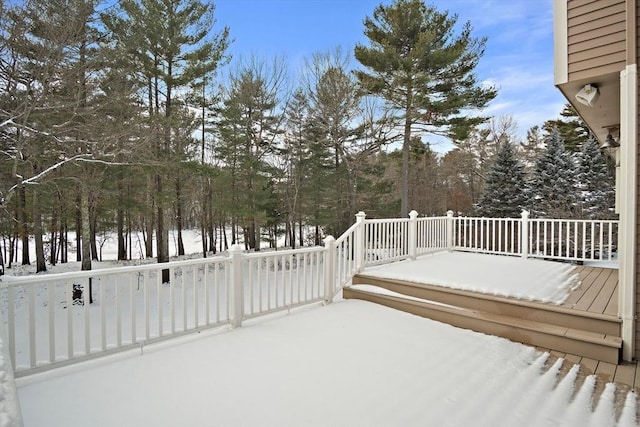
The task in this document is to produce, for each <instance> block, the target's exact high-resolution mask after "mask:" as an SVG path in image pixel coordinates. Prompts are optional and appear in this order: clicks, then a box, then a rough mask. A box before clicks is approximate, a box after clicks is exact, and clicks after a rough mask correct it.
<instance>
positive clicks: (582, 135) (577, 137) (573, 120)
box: [542, 103, 592, 152]
mask: <svg viewBox="0 0 640 427" xmlns="http://www.w3.org/2000/svg"><path fill="white" fill-rule="evenodd" d="M542 128H543V129H544V130H545V131H546V132H547V133H548V134H552V133H553V131H554V129H555V130H557V131H558V133H559V134H560V137H561V138H562V139H563V140H564V146H565V149H567V150H568V151H571V152H578V151H580V149H581V147H582V145H583V144H584V143H586V142H587V140H588V139H589V137H591V136H592V135H591V131H589V128H588V127H587V125H585V124H584V122H583V121H582V119H581V118H580V116H579V115H578V112H577V111H576V110H575V108H573V106H572V105H571V104H569V103H567V104H565V106H564V108H563V109H562V112H561V113H560V118H559V119H554V120H547V121H546V122H544V124H543V125H542Z"/></svg>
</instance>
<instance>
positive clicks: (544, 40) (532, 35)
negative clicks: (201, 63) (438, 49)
mask: <svg viewBox="0 0 640 427" xmlns="http://www.w3.org/2000/svg"><path fill="white" fill-rule="evenodd" d="M381 3H382V4H390V3H391V1H390V0H215V5H216V11H215V16H216V19H217V24H216V28H217V29H218V30H219V29H221V28H222V27H223V26H228V27H229V29H230V36H231V38H232V39H233V43H232V44H231V46H230V49H229V53H231V55H232V57H233V58H234V59H233V60H237V59H238V58H241V57H245V58H246V57H248V56H250V55H255V56H257V57H259V58H265V59H270V58H273V57H275V56H282V57H285V58H286V59H287V61H288V62H289V63H290V66H291V67H292V68H294V69H295V68H296V67H300V66H301V65H302V64H303V60H304V58H309V57H310V56H311V55H312V54H313V53H318V52H327V51H330V50H333V49H335V48H336V47H342V49H343V50H344V51H345V52H350V53H352V52H353V48H354V46H355V45H356V44H357V43H361V44H365V45H366V44H368V42H367V38H366V37H365V36H364V34H363V29H364V26H363V24H362V22H363V20H364V18H365V17H366V16H371V15H372V14H373V10H374V9H375V7H376V6H377V5H379V4H381ZM427 4H428V5H433V6H435V7H436V8H437V9H438V10H439V11H441V12H442V11H446V10H448V11H449V13H450V14H458V17H459V18H458V25H457V27H456V28H461V26H462V24H463V23H464V22H467V21H469V22H470V23H471V25H472V27H473V29H474V30H473V33H472V34H473V35H474V36H475V37H486V38H487V43H486V51H485V55H484V56H483V58H482V59H481V61H480V64H479V66H478V68H477V76H478V78H479V80H480V81H482V82H485V83H488V84H492V85H494V86H495V87H496V88H497V89H498V96H497V98H495V99H494V100H493V101H492V103H491V104H490V105H489V107H488V108H487V109H486V110H485V111H484V112H483V114H485V115H487V116H504V115H509V116H511V117H513V119H515V121H516V122H517V125H518V134H519V136H520V137H524V136H525V135H526V131H527V130H528V129H529V128H531V127H532V126H534V125H542V123H544V121H546V120H549V119H554V118H557V117H558V116H559V113H560V111H561V110H562V107H563V105H564V104H565V100H564V98H563V97H562V95H561V94H560V92H559V91H558V90H557V89H556V88H555V87H554V85H553V1H552V0H508V1H505V0H433V1H427ZM353 62H354V63H355V62H356V61H355V59H353ZM427 140H428V138H427ZM429 142H431V141H429ZM439 144H443V143H441V142H440V143H436V145H435V146H434V148H435V149H436V150H437V151H446V150H447V149H448V148H449V147H450V146H448V145H447V144H444V145H440V146H439Z"/></svg>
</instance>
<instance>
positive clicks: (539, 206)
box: [530, 129, 577, 218]
mask: <svg viewBox="0 0 640 427" xmlns="http://www.w3.org/2000/svg"><path fill="white" fill-rule="evenodd" d="M546 142H547V148H546V150H545V151H544V152H543V153H542V155H541V156H540V158H539V159H538V161H537V162H536V165H535V168H534V170H533V175H532V179H531V182H530V196H531V199H530V206H531V208H532V209H531V211H532V213H533V214H534V215H536V216H539V217H546V218H571V217H572V215H573V213H574V211H575V202H576V179H575V177H576V172H577V171H576V162H575V161H574V158H573V157H572V155H571V154H570V153H569V152H567V151H566V150H565V149H564V141H563V139H562V137H561V136H560V134H559V133H558V131H557V129H554V130H553V131H552V133H551V135H550V136H549V137H548V138H547V141H546Z"/></svg>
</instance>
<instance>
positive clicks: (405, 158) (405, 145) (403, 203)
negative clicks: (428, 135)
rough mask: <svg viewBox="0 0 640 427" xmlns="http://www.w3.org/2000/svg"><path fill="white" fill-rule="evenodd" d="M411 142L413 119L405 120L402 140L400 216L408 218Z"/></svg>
mask: <svg viewBox="0 0 640 427" xmlns="http://www.w3.org/2000/svg"><path fill="white" fill-rule="evenodd" d="M410 142H411V120H410V119H409V117H408V112H407V118H405V121H404V139H403V142H402V190H401V192H402V195H401V199H400V218H406V216H407V215H408V213H409V148H410Z"/></svg>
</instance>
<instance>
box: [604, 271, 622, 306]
mask: <svg viewBox="0 0 640 427" xmlns="http://www.w3.org/2000/svg"><path fill="white" fill-rule="evenodd" d="M613 274H615V278H616V286H615V288H614V290H613V293H612V294H611V298H610V299H609V303H608V304H607V306H606V307H605V308H604V311H603V313H604V314H608V315H610V316H616V317H617V316H618V285H619V284H620V278H619V276H618V271H616V272H615V273H612V275H613Z"/></svg>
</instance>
